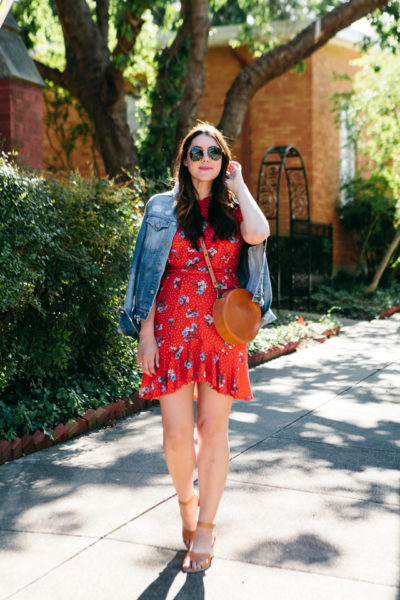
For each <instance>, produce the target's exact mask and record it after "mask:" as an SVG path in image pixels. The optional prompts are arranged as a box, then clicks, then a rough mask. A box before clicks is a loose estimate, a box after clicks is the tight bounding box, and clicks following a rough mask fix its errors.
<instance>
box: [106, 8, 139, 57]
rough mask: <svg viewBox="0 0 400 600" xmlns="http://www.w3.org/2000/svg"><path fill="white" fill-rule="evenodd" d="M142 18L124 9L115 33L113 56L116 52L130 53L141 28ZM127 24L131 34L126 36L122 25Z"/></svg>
mask: <svg viewBox="0 0 400 600" xmlns="http://www.w3.org/2000/svg"><path fill="white" fill-rule="evenodd" d="M143 23H144V20H143V19H142V17H140V16H134V15H133V14H132V12H130V11H129V10H128V9H126V10H125V11H124V14H123V17H122V20H121V25H120V27H119V31H118V34H117V44H116V46H115V48H114V50H113V56H114V57H115V56H117V55H118V54H126V55H128V54H130V53H131V52H132V50H133V48H134V46H135V43H136V39H137V36H138V35H139V33H140V30H141V29H142V26H143ZM123 24H124V25H128V27H129V31H130V32H131V35H129V36H127V35H126V34H125V32H124V27H122V25H123Z"/></svg>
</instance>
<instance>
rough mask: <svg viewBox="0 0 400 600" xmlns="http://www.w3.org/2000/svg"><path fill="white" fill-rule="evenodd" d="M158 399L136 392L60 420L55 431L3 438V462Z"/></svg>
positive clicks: (0, 448)
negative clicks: (142, 395) (73, 417)
mask: <svg viewBox="0 0 400 600" xmlns="http://www.w3.org/2000/svg"><path fill="white" fill-rule="evenodd" d="M157 404H158V400H145V399H144V398H139V396H138V394H133V395H132V396H129V397H127V398H123V399H121V400H118V401H117V402H110V404H107V405H106V406H100V407H99V408H97V409H96V410H94V409H93V408H89V409H88V410H87V411H86V412H85V414H84V415H82V416H78V417H77V418H76V419H70V420H69V421H68V422H67V423H65V425H64V424H63V423H60V424H59V425H57V427H56V428H55V429H54V430H53V431H51V434H52V436H51V435H48V434H45V433H44V432H43V431H40V430H39V429H37V430H36V431H35V432H34V433H32V434H31V433H25V434H24V435H23V436H22V438H18V437H17V438H15V439H14V440H12V441H11V442H9V441H8V440H1V441H0V465H1V464H4V463H6V462H9V461H10V460H15V459H17V458H21V456H22V455H26V454H32V453H33V452H37V451H38V450H43V449H44V448H48V447H49V446H53V445H54V444H58V443H60V442H65V441H66V440H69V439H71V438H72V437H75V436H77V435H81V434H82V433H86V432H87V431H91V430H93V429H97V428H99V427H103V426H104V425H107V424H110V425H111V424H113V423H114V421H116V420H117V419H122V418H124V417H126V416H128V415H132V414H134V413H138V412H140V411H141V410H143V409H145V408H149V407H150V406H155V405H157Z"/></svg>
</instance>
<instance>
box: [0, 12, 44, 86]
mask: <svg viewBox="0 0 400 600" xmlns="http://www.w3.org/2000/svg"><path fill="white" fill-rule="evenodd" d="M19 32H20V29H19V27H18V25H17V22H16V20H15V19H14V17H13V16H12V14H11V13H8V15H7V17H6V19H5V21H4V23H3V26H2V27H1V29H0V79H6V78H13V79H20V80H22V81H27V82H29V83H33V84H35V85H40V86H44V81H43V79H42V77H41V75H40V73H39V71H38V70H37V68H36V66H35V63H34V62H33V60H32V58H31V57H30V56H29V53H28V50H27V49H26V47H25V45H24V42H23V41H22V38H21V36H20V35H19Z"/></svg>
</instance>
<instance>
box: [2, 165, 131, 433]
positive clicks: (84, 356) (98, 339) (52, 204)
mask: <svg viewBox="0 0 400 600" xmlns="http://www.w3.org/2000/svg"><path fill="white" fill-rule="evenodd" d="M133 183H134V186H133V187H134V189H133V187H122V186H116V185H113V184H112V183H111V182H110V181H107V180H96V179H89V180H83V179H82V178H80V177H79V176H77V175H73V176H71V177H70V178H69V179H68V180H66V181H57V180H55V179H54V178H52V179H46V178H45V177H44V176H41V175H32V173H29V172H25V171H24V170H22V169H21V168H19V167H17V166H16V165H15V164H13V163H12V162H10V161H9V160H8V158H7V157H6V156H4V155H3V156H1V157H0V198H1V200H0V247H1V256H0V439H1V438H6V439H13V438H14V437H16V436H17V435H18V436H21V435H23V434H24V433H26V432H29V431H34V430H36V429H38V428H39V429H42V430H43V431H46V430H47V429H49V428H51V427H53V426H54V425H57V424H58V423H60V422H62V421H65V420H67V419H68V418H70V417H71V416H73V415H76V414H81V413H82V412H85V410H87V409H88V408H97V407H98V406H101V405H104V404H106V403H108V402H110V401H112V400H114V399H115V398H118V397H122V396H124V395H127V394H130V393H132V392H133V391H134V390H135V389H137V387H138V381H139V375H138V371H137V366H136V360H135V345H134V343H132V342H131V341H130V340H127V339H125V338H123V337H122V336H121V335H119V334H118V333H117V317H116V307H117V306H118V304H119V303H120V302H121V299H123V295H124V291H125V287H126V282H127V276H128V270H129V262H130V257H131V253H132V248H133V244H134V239H135V235H136V232H137V228H138V224H139V221H140V218H141V199H140V197H141V196H140V195H141V193H142V191H143V190H142V189H141V186H142V183H141V182H140V181H135V182H133Z"/></svg>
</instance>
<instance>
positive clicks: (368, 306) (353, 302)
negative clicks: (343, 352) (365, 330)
mask: <svg viewBox="0 0 400 600" xmlns="http://www.w3.org/2000/svg"><path fill="white" fill-rule="evenodd" d="M365 289H366V288H365V286H363V285H357V286H355V285H354V284H352V285H351V287H350V286H349V287H346V286H345V285H344V282H343V280H341V287H340V288H339V287H337V284H336V285H335V283H334V285H331V286H328V285H321V286H319V288H318V289H317V290H313V292H312V295H311V309H312V310H314V311H316V312H319V313H325V312H328V311H329V312H330V313H335V315H337V316H338V317H339V318H340V316H343V317H348V318H350V319H366V320H369V319H374V318H375V317H377V316H378V315H379V313H380V312H381V311H382V310H384V309H385V308H390V307H391V306H396V305H399V304H400V284H393V285H391V286H390V287H387V288H383V287H382V288H379V289H377V290H376V291H375V292H374V293H373V294H366V292H365Z"/></svg>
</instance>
